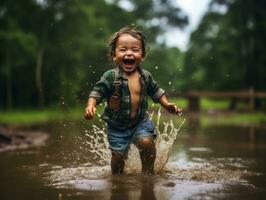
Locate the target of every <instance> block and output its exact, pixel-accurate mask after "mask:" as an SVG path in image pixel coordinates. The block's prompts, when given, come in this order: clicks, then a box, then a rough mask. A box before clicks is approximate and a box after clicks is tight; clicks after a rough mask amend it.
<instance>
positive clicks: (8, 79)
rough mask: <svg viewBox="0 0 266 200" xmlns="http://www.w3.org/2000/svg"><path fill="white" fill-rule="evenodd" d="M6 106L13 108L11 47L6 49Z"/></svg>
mask: <svg viewBox="0 0 266 200" xmlns="http://www.w3.org/2000/svg"><path fill="white" fill-rule="evenodd" d="M6 69H7V70H6V108H7V109H8V110H10V109H12V101H13V100H12V76H11V53H10V49H9V48H7V51H6Z"/></svg>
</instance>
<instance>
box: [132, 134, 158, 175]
mask: <svg viewBox="0 0 266 200" xmlns="http://www.w3.org/2000/svg"><path fill="white" fill-rule="evenodd" d="M136 146H137V147H138V149H139V153H140V158H141V163H142V173H143V174H154V162H155V158H156V149H155V143H154V140H153V139H152V138H151V137H143V138H140V139H138V141H137V142H136Z"/></svg>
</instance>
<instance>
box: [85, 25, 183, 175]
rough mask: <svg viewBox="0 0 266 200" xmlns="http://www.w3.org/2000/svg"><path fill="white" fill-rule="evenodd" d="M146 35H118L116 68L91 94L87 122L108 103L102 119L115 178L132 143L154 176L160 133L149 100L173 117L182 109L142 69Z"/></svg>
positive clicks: (113, 49)
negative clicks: (97, 110) (149, 106)
mask: <svg viewBox="0 0 266 200" xmlns="http://www.w3.org/2000/svg"><path fill="white" fill-rule="evenodd" d="M145 45H146V44H145V37H144V35H143V34H142V33H141V32H139V31H137V30H135V28H134V27H131V26H128V27H125V28H122V29H121V30H119V31H118V32H116V33H115V34H114V35H113V37H112V38H111V41H110V43H109V47H110V56H111V57H112V59H113V61H114V63H115V66H116V68H114V69H111V70H108V71H106V72H105V73H104V74H103V76H102V77H101V79H100V80H99V81H98V82H97V83H96V85H95V86H94V88H93V89H92V91H91V92H90V95H89V99H88V103H87V107H86V109H85V118H86V119H92V118H93V115H94V114H95V112H96V105H97V104H99V103H100V102H101V101H102V100H103V99H106V100H107V106H106V107H105V110H104V113H103V115H102V118H103V119H104V120H105V121H106V123H107V130H108V131H107V133H108V141H109V145H110V149H111V152H112V158H111V169H112V174H114V175H117V174H122V173H123V169H124V164H125V159H126V158H127V152H128V149H129V146H130V144H131V143H134V144H135V145H136V146H137V148H138V149H139V152H140V158H141V162H142V173H143V174H154V161H155V157H156V149H155V143H154V139H155V138H156V131H155V127H154V124H153V122H152V121H151V120H150V119H149V117H148V114H147V108H148V102H147V96H150V97H151V98H152V99H153V101H154V102H156V103H160V104H161V105H162V106H163V107H164V108H165V109H166V110H168V111H169V112H170V113H174V114H178V113H180V112H181V109H179V108H177V106H176V105H174V104H173V103H169V102H168V100H167V98H166V96H165V91H164V90H163V89H161V88H160V87H159V86H158V84H157V82H155V81H154V80H153V78H152V76H151V74H150V73H149V72H148V71H146V70H144V69H142V68H141V67H140V63H141V62H142V61H143V60H144V58H145V55H146V46H145Z"/></svg>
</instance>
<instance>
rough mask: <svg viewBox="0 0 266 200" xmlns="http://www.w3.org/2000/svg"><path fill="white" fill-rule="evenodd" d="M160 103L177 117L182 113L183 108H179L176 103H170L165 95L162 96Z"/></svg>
mask: <svg viewBox="0 0 266 200" xmlns="http://www.w3.org/2000/svg"><path fill="white" fill-rule="evenodd" d="M159 102H160V104H161V105H162V106H163V107H164V108H165V109H166V110H167V111H168V112H169V113H172V114H177V115H179V114H181V113H182V108H178V107H177V106H176V105H175V104H174V103H170V102H169V101H168V99H167V98H166V96H165V95H163V96H161V98H160V100H159Z"/></svg>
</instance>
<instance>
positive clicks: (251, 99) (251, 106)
mask: <svg viewBox="0 0 266 200" xmlns="http://www.w3.org/2000/svg"><path fill="white" fill-rule="evenodd" d="M254 108H255V95H254V88H253V87H251V88H250V89H249V110H250V111H253V110H254Z"/></svg>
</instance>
